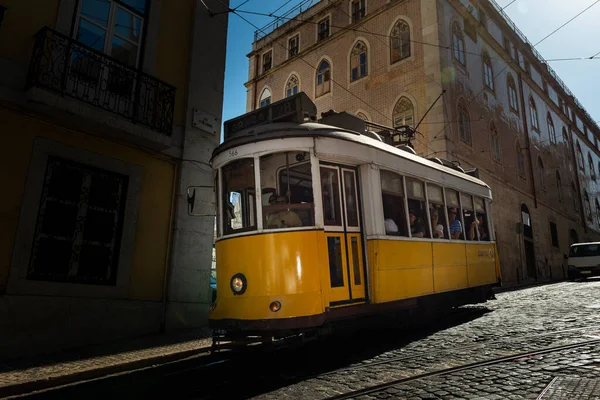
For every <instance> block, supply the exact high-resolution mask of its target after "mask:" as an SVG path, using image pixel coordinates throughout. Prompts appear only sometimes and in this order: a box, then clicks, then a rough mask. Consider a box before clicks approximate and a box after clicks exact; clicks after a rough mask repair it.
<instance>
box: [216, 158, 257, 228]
mask: <svg viewBox="0 0 600 400" xmlns="http://www.w3.org/2000/svg"><path fill="white" fill-rule="evenodd" d="M222 174H223V231H224V233H225V234H232V233H238V232H245V231H252V230H255V229H256V202H255V187H254V186H255V185H254V159H252V158H243V159H240V160H236V161H233V162H231V163H229V164H227V165H226V166H224V167H223V168H222Z"/></svg>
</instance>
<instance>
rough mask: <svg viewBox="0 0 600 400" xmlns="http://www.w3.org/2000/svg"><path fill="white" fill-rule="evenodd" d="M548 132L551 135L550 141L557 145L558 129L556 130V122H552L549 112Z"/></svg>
mask: <svg viewBox="0 0 600 400" xmlns="http://www.w3.org/2000/svg"><path fill="white" fill-rule="evenodd" d="M547 120H548V134H549V135H550V143H552V144H553V145H556V131H555V130H554V122H552V116H551V115H550V113H548V119H547Z"/></svg>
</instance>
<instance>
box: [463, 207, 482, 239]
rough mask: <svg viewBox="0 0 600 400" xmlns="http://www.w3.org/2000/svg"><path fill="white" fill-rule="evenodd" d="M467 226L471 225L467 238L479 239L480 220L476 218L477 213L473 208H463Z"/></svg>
mask: <svg viewBox="0 0 600 400" xmlns="http://www.w3.org/2000/svg"><path fill="white" fill-rule="evenodd" d="M463 218H464V221H465V226H467V227H469V230H468V232H467V240H479V239H478V237H479V227H478V225H479V221H478V220H477V218H475V213H474V212H473V211H471V210H463Z"/></svg>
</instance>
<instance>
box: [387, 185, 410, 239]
mask: <svg viewBox="0 0 600 400" xmlns="http://www.w3.org/2000/svg"><path fill="white" fill-rule="evenodd" d="M382 200H383V215H384V218H385V220H384V223H385V233H386V234H387V235H393V236H408V227H407V224H406V214H405V211H404V210H405V208H404V199H403V198H402V197H400V196H395V195H390V194H383V193H382Z"/></svg>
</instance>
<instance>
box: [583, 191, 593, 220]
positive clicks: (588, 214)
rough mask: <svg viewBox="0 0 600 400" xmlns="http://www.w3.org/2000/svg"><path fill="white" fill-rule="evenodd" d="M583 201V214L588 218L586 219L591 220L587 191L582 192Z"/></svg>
mask: <svg viewBox="0 0 600 400" xmlns="http://www.w3.org/2000/svg"><path fill="white" fill-rule="evenodd" d="M583 203H584V207H585V216H586V218H587V219H588V221H591V220H592V207H591V206H590V198H589V196H588V194H587V192H584V194H583Z"/></svg>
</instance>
